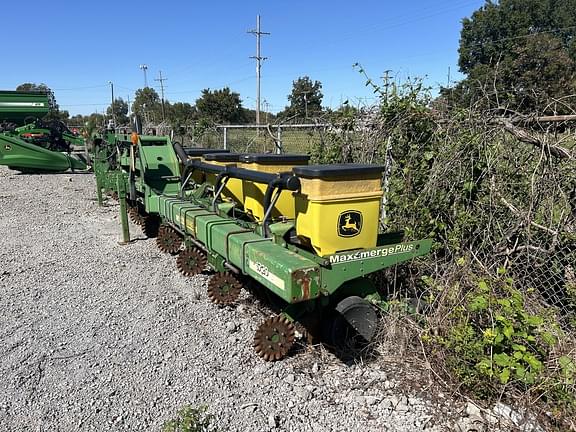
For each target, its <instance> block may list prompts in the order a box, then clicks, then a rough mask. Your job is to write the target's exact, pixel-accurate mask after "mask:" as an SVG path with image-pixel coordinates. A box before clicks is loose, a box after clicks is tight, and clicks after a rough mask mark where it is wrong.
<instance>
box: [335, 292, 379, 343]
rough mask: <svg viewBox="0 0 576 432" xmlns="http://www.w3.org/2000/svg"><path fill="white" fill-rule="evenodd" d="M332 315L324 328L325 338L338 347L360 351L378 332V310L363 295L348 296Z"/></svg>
mask: <svg viewBox="0 0 576 432" xmlns="http://www.w3.org/2000/svg"><path fill="white" fill-rule="evenodd" d="M331 315H332V316H331V317H330V318H329V319H328V320H327V322H326V327H325V328H324V338H325V339H326V342H328V343H329V344H330V345H332V346H333V347H335V348H337V349H340V350H344V351H351V352H357V351H360V350H362V349H363V348H365V347H366V346H367V345H368V343H369V342H370V341H372V339H373V338H374V335H375V334H376V329H377V326H378V315H377V314H376V310H375V309H374V307H373V306H372V305H371V304H370V303H368V302H367V301H366V300H364V299H363V298H361V297H358V296H350V297H346V298H345V299H343V300H342V301H340V302H339V303H338V304H337V305H336V307H335V308H334V311H333V312H332V314H331Z"/></svg>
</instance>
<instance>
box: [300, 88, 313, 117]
mask: <svg viewBox="0 0 576 432" xmlns="http://www.w3.org/2000/svg"><path fill="white" fill-rule="evenodd" d="M308 93H311V92H310V91H303V92H302V94H303V95H304V112H305V115H304V118H305V119H306V120H308Z"/></svg>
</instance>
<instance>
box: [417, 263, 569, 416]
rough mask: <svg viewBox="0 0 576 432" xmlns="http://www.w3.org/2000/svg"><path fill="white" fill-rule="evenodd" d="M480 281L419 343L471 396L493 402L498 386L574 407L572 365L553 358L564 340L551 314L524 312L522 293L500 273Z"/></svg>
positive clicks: (565, 359)
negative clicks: (433, 333) (437, 357)
mask: <svg viewBox="0 0 576 432" xmlns="http://www.w3.org/2000/svg"><path fill="white" fill-rule="evenodd" d="M500 273H501V275H500V276H499V277H496V278H494V279H492V280H487V279H480V280H478V281H477V283H476V285H475V286H474V287H473V288H472V289H470V290H468V292H465V293H464V294H463V296H462V299H461V301H460V302H459V304H458V305H457V306H455V307H453V308H452V310H451V311H450V312H449V313H448V314H447V315H446V319H445V320H444V321H443V322H442V323H441V324H439V323H435V328H436V336H429V333H426V334H425V335H424V336H423V339H424V341H426V342H427V343H429V344H430V345H431V346H432V348H433V349H434V346H436V351H437V352H438V350H440V351H441V352H442V355H443V356H445V359H446V365H447V366H448V368H449V370H450V371H451V372H453V373H454V374H455V375H456V376H457V377H458V378H459V379H460V380H461V382H462V383H463V384H464V385H465V386H466V387H467V388H468V389H470V390H471V391H473V392H474V393H475V394H476V395H477V396H479V397H482V398H487V399H495V398H497V397H499V396H500V395H501V394H502V391H503V386H511V387H513V388H515V389H516V390H520V391H522V392H534V393H535V394H537V396H538V397H541V398H543V399H544V400H545V401H547V402H553V403H554V404H556V403H560V404H564V405H565V406H566V407H572V408H576V404H575V402H576V400H575V397H574V393H573V392H571V391H570V389H572V388H573V385H574V378H575V377H576V373H575V372H576V364H575V363H574V360H573V359H572V358H570V357H569V356H567V355H561V356H558V355H557V353H559V352H561V350H562V347H563V343H564V342H565V341H566V336H565V334H564V332H563V331H562V330H561V329H560V327H559V325H558V320H557V317H556V316H555V314H554V313H553V311H552V310H548V309H543V308H536V309H537V310H538V313H530V312H528V310H529V309H530V308H529V305H528V303H527V299H526V296H525V294H523V293H522V292H521V291H520V290H518V289H516V288H515V287H514V284H513V281H512V279H510V278H507V277H505V276H504V274H503V273H504V272H503V271H501V272H500Z"/></svg>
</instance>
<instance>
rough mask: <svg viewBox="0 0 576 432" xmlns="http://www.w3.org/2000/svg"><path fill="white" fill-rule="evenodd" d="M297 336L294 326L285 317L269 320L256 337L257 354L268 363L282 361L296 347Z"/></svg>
mask: <svg viewBox="0 0 576 432" xmlns="http://www.w3.org/2000/svg"><path fill="white" fill-rule="evenodd" d="M295 334H296V333H295V328H294V324H293V323H292V322H291V321H290V320H289V319H288V318H286V317H285V316H282V315H277V316H274V317H272V318H268V319H267V320H266V321H264V322H263V323H262V324H260V327H258V330H256V334H255V335H254V349H255V350H256V354H258V355H259V356H260V357H262V358H263V359H264V360H266V361H274V360H280V359H281V358H283V357H285V356H286V354H288V352H289V351H290V348H292V345H294V340H295V337H296V336H295Z"/></svg>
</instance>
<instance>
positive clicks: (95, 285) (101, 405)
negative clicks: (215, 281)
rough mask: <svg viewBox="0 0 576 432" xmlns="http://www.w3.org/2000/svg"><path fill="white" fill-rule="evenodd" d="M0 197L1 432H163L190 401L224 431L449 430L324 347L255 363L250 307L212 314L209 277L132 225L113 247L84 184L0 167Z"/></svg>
mask: <svg viewBox="0 0 576 432" xmlns="http://www.w3.org/2000/svg"><path fill="white" fill-rule="evenodd" d="M0 190H2V191H3V192H2V195H1V196H0V235H1V238H2V247H1V248H0V310H2V315H1V316H0V356H1V357H0V359H1V360H0V377H1V379H0V419H1V420H0V431H10V432H14V431H48V430H54V431H57V430H62V431H64V430H79V429H81V430H83V431H109V430H114V431H116V430H130V431H150V430H160V429H161V427H162V424H163V423H164V422H165V421H166V420H169V419H171V418H174V417H175V415H176V412H177V411H178V409H179V408H181V407H182V406H184V405H186V404H190V405H191V406H193V407H197V406H201V405H207V406H208V411H209V412H210V413H212V414H214V415H215V416H216V420H215V422H216V426H217V427H218V428H219V429H220V430H222V431H262V430H281V431H342V430H362V431H363V432H369V431H381V430H395V431H420V430H438V431H440V430H444V429H445V428H450V427H449V426H450V424H451V423H450V421H449V420H448V419H447V418H446V417H445V416H444V415H443V413H442V412H441V411H440V408H439V405H435V404H434V403H433V402H430V401H428V400H425V399H421V398H418V397H416V396H415V395H410V397H409V398H406V397H405V396H404V395H402V394H401V393H400V391H398V392H397V394H394V392H395V391H396V390H398V389H397V388H396V386H395V384H394V382H393V381H392V380H391V379H390V377H388V378H387V377H386V375H385V371H384V370H379V366H378V365H377V364H372V365H356V366H354V367H349V366H347V365H345V364H344V363H342V362H341V361H339V360H337V359H335V358H334V357H333V356H331V355H329V354H326V353H325V352H324V351H323V350H322V349H318V350H315V349H311V350H307V351H306V352H301V353H298V354H296V355H294V356H292V357H289V358H287V359H285V360H283V361H281V362H276V363H273V364H270V363H264V362H262V360H261V359H260V358H258V356H257V355H256V354H255V353H254V352H253V350H252V347H251V341H252V338H253V336H254V332H255V330H256V328H257V325H258V323H259V322H261V321H262V319H263V317H264V314H263V312H262V311H261V310H260V308H258V307H256V306H255V305H254V301H253V300H252V299H250V298H249V297H248V296H247V294H246V293H245V292H243V294H242V296H241V298H240V305H241V306H240V307H237V308H218V307H217V306H214V305H212V304H211V303H210V302H209V300H208V298H207V295H206V286H207V282H208V278H209V275H208V274H200V275H198V276H194V277H184V276H181V275H180V274H179V273H178V271H177V270H176V263H175V259H174V257H171V256H169V255H165V254H162V253H161V252H160V251H159V250H158V248H157V247H156V245H155V243H154V241H153V240H147V239H146V238H145V237H144V236H142V235H141V231H140V229H139V228H138V227H136V226H135V225H131V237H132V239H134V240H136V241H133V242H132V243H130V244H129V245H127V246H121V245H119V244H118V240H119V239H120V236H121V231H120V226H119V222H118V220H119V219H118V204H117V203H116V202H115V201H112V200H108V201H107V202H106V205H105V206H104V207H101V208H99V207H98V206H97V202H96V199H95V195H96V194H95V181H94V177H93V175H90V174H66V175H62V174H55V175H20V174H16V173H15V172H13V171H10V170H8V169H7V168H6V167H1V166H0ZM303 364H307V366H305V367H303V366H302V365H303ZM463 411H464V409H463ZM423 419H427V420H426V422H424V421H423Z"/></svg>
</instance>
